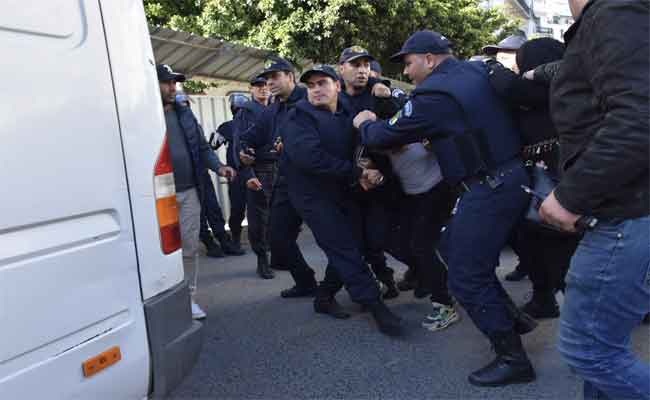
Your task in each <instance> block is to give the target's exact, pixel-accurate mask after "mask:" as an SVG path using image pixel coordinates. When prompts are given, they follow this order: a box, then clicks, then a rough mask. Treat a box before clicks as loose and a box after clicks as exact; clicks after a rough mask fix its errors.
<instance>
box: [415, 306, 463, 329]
mask: <svg viewBox="0 0 650 400" xmlns="http://www.w3.org/2000/svg"><path fill="white" fill-rule="evenodd" d="M431 305H432V306H433V312H432V313H431V314H429V315H427V316H426V318H425V319H424V321H423V322H422V326H423V327H425V328H427V329H428V330H430V331H432V332H435V331H439V330H441V329H445V328H446V327H448V326H449V325H451V324H453V323H454V322H456V321H458V320H459V319H460V315H459V314H458V313H457V312H456V309H455V308H454V306H448V305H445V304H440V303H436V302H435V301H432V302H431Z"/></svg>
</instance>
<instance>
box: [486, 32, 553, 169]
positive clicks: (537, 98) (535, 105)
mask: <svg viewBox="0 0 650 400" xmlns="http://www.w3.org/2000/svg"><path fill="white" fill-rule="evenodd" d="M563 52H564V46H563V45H562V43H561V42H559V41H557V40H554V39H550V38H540V39H534V40H531V41H528V42H526V43H525V44H524V45H523V46H522V47H521V48H520V49H519V50H518V51H517V66H518V67H519V70H520V71H521V72H525V71H528V70H530V69H532V68H535V67H537V66H539V65H541V64H546V63H549V62H552V61H556V60H559V59H561V58H562V54H563ZM488 65H489V66H490V84H491V85H492V87H493V88H494V90H496V92H497V93H498V94H499V96H500V97H501V98H502V99H503V100H505V101H506V102H507V103H508V104H509V105H510V106H511V107H512V109H513V111H514V112H513V115H514V117H515V119H516V120H517V125H518V127H519V131H520V132H521V135H522V144H523V145H524V147H523V151H522V153H523V154H522V157H523V158H524V160H526V161H529V160H530V161H533V162H537V161H544V162H545V163H546V165H548V166H549V168H550V170H551V172H553V173H554V174H556V173H557V164H558V154H559V149H558V146H557V139H558V134H557V130H556V129H555V126H554V125H553V121H552V120H551V114H550V111H549V106H548V103H549V90H550V89H549V86H548V84H546V83H544V82H538V81H531V80H528V79H524V78H523V77H522V76H521V75H517V74H516V73H514V72H512V71H511V70H509V69H507V68H505V67H504V66H503V65H501V64H500V63H497V62H490V63H488Z"/></svg>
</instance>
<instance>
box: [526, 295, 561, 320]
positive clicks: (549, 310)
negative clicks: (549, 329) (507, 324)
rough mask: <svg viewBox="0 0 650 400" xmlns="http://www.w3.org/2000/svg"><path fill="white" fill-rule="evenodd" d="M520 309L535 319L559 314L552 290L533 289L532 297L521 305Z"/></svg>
mask: <svg viewBox="0 0 650 400" xmlns="http://www.w3.org/2000/svg"><path fill="white" fill-rule="evenodd" d="M521 311H523V312H525V313H526V314H528V315H530V316H531V317H533V318H535V319H544V318H557V317H559V316H560V306H558V304H557V301H556V300H555V295H554V294H553V292H540V291H539V290H538V291H533V298H532V299H530V301H529V302H528V303H526V304H525V305H524V306H523V307H521Z"/></svg>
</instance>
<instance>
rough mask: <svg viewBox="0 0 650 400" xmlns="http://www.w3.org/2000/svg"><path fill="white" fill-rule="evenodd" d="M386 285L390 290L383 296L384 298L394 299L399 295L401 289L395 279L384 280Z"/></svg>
mask: <svg viewBox="0 0 650 400" xmlns="http://www.w3.org/2000/svg"><path fill="white" fill-rule="evenodd" d="M382 283H383V284H384V286H386V288H387V289H388V290H386V292H385V293H384V294H383V295H382V296H381V297H382V298H383V299H384V300H388V299H394V298H395V297H397V296H399V290H398V289H397V285H396V284H395V281H394V280H392V279H391V280H386V282H382Z"/></svg>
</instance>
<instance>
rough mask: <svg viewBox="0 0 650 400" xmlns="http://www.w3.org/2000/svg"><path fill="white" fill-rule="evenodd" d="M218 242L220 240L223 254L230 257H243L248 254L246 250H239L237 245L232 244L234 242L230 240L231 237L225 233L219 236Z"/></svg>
mask: <svg viewBox="0 0 650 400" xmlns="http://www.w3.org/2000/svg"><path fill="white" fill-rule="evenodd" d="M217 240H219V243H220V244H221V248H222V249H223V252H224V253H226V254H228V255H231V256H243V255H244V254H246V252H245V251H244V250H242V249H241V248H237V247H236V246H235V244H234V243H233V242H232V240H231V239H230V236H228V235H227V234H225V233H222V234H221V235H218V236H217Z"/></svg>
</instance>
